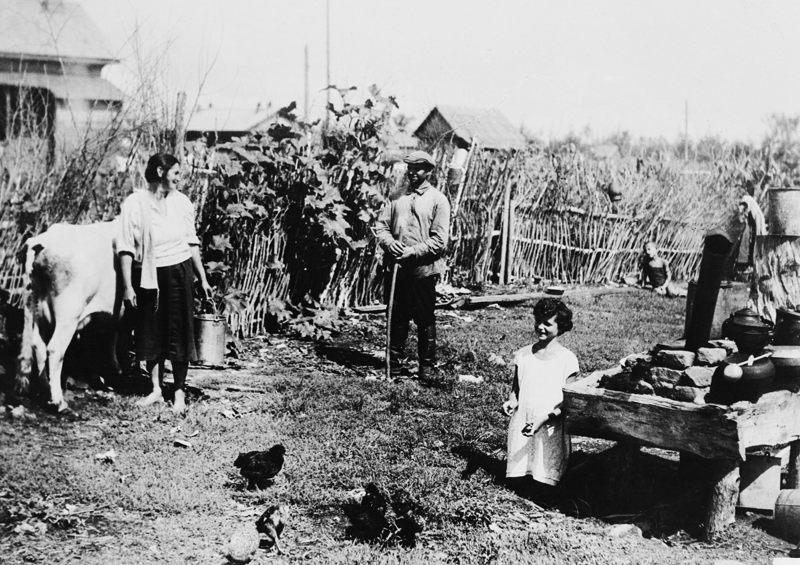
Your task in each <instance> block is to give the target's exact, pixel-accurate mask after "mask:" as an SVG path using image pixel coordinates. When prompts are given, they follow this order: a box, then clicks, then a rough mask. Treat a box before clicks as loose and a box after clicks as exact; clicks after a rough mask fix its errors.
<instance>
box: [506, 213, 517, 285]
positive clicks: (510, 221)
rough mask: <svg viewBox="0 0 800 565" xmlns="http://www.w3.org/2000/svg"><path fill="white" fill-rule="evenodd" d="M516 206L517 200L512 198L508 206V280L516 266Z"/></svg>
mask: <svg viewBox="0 0 800 565" xmlns="http://www.w3.org/2000/svg"><path fill="white" fill-rule="evenodd" d="M516 208H517V201H516V200H514V199H513V198H512V199H511V201H510V203H509V207H508V245H507V248H506V270H505V277H506V282H508V281H510V280H511V274H512V270H513V268H514V248H515V246H514V242H515V241H516V238H515V237H514V229H515V224H516Z"/></svg>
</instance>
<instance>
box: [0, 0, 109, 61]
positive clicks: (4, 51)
mask: <svg viewBox="0 0 800 565" xmlns="http://www.w3.org/2000/svg"><path fill="white" fill-rule="evenodd" d="M102 37H103V34H102V33H101V31H100V29H99V28H98V27H97V25H95V23H94V22H93V21H92V20H91V19H89V16H87V15H86V12H84V11H83V8H81V7H80V6H79V5H78V4H73V3H71V2H63V1H62V0H2V1H0V57H6V58H9V57H10V58H16V59H59V60H60V59H84V60H87V59H88V60H91V61H95V62H98V63H110V62H112V61H114V56H113V55H112V53H111V51H109V49H108V48H107V47H106V45H105V43H104V41H103V39H102Z"/></svg>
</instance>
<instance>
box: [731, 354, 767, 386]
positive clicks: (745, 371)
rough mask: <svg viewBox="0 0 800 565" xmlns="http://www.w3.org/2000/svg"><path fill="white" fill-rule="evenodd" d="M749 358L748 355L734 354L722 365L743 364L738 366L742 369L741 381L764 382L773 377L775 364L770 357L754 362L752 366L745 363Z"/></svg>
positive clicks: (749, 355)
mask: <svg viewBox="0 0 800 565" xmlns="http://www.w3.org/2000/svg"><path fill="white" fill-rule="evenodd" d="M750 357H751V354H749V353H735V354H733V355H731V356H730V357H728V358H726V359H725V361H724V362H723V364H728V365H733V364H739V363H743V362H744V363H743V364H742V365H739V366H740V367H741V369H742V377H741V379H740V380H741V381H766V380H769V379H772V378H773V377H774V376H775V364H774V363H773V362H772V359H771V358H770V357H765V358H764V359H757V360H754V361H753V364H752V365H750V364H748V363H746V361H747V360H748V359H749V358H750ZM723 372H724V366H723Z"/></svg>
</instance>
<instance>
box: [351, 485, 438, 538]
mask: <svg viewBox="0 0 800 565" xmlns="http://www.w3.org/2000/svg"><path fill="white" fill-rule="evenodd" d="M364 490H365V493H364V497H363V498H362V499H361V504H346V505H344V506H343V509H344V512H345V514H346V515H347V517H348V519H349V520H350V527H349V528H347V531H346V533H347V535H348V536H350V537H351V538H355V539H360V540H362V541H366V542H372V543H376V542H377V543H380V544H383V545H392V544H397V543H399V544H401V545H403V546H405V547H414V545H415V544H416V536H417V534H418V533H420V532H421V531H422V529H423V527H424V524H425V521H424V519H423V518H422V517H421V512H422V510H421V508H420V506H419V505H418V504H417V502H416V501H415V500H414V499H413V498H412V497H411V495H410V494H408V493H407V492H406V491H404V490H402V489H396V490H395V491H394V492H393V494H392V495H391V496H389V494H388V493H387V492H386V491H385V490H384V489H383V488H382V487H380V486H378V485H376V484H375V483H367V484H366V485H365V486H364Z"/></svg>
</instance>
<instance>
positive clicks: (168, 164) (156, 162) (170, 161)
mask: <svg viewBox="0 0 800 565" xmlns="http://www.w3.org/2000/svg"><path fill="white" fill-rule="evenodd" d="M177 164H178V158H177V157H175V155H170V154H169V153H156V154H155V155H153V156H152V157H150V159H149V160H148V161H147V168H146V169H145V170H144V178H145V180H146V181H147V182H158V181H160V180H161V179H163V178H164V177H166V176H167V171H169V170H170V169H171V168H172V167H174V166H175V165H177ZM159 167H161V168H162V169H163V170H164V174H163V175H162V176H158V168H159Z"/></svg>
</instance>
